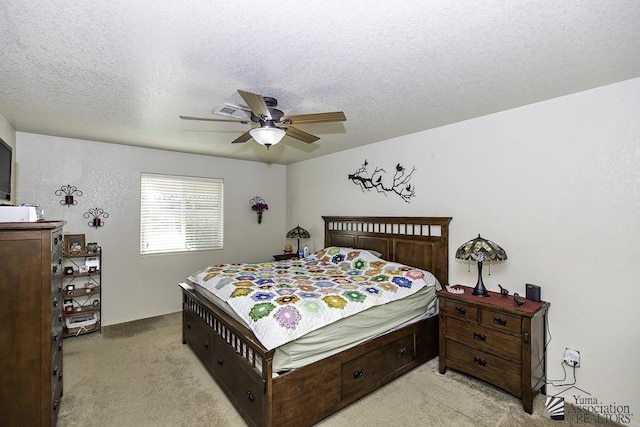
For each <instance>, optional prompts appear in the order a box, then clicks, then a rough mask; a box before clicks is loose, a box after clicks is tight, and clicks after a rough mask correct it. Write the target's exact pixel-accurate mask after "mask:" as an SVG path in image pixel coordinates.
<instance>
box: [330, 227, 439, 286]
mask: <svg viewBox="0 0 640 427" xmlns="http://www.w3.org/2000/svg"><path fill="white" fill-rule="evenodd" d="M322 218H323V219H324V246H325V247H328V246H341V247H347V248H356V249H370V250H374V251H377V252H380V253H381V254H382V258H384V259H386V260H388V261H394V262H399V263H402V264H407V265H411V266H413V267H418V268H421V269H423V270H428V271H430V272H431V273H433V275H434V276H436V278H437V279H438V281H440V283H441V284H442V285H447V284H448V283H449V222H450V221H451V218H450V217H388V216H387V217H385V216H323V217H322Z"/></svg>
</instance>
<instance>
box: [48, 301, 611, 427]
mask: <svg viewBox="0 0 640 427" xmlns="http://www.w3.org/2000/svg"><path fill="white" fill-rule="evenodd" d="M543 407H544V396H541V395H538V396H537V397H536V400H535V402H534V411H533V415H529V414H527V413H525V412H524V411H523V410H522V406H521V404H520V401H519V400H517V399H516V398H515V397H512V396H511V395H509V394H507V393H504V392H502V391H500V390H498V389H496V388H493V387H491V386H488V385H486V384H484V383H481V382H480V381H477V380H474V379H472V378H469V377H467V376H464V375H462V374H458V373H456V372H453V371H451V370H449V371H447V373H446V374H445V375H441V374H440V373H439V372H438V366H437V358H436V359H434V360H432V361H430V362H427V363H425V364H424V365H422V366H420V367H418V368H417V369H414V370H413V371H411V372H409V373H407V374H406V375H404V376H402V377H401V378H398V379H397V380H395V381H393V382H392V383H390V384H388V385H386V386H385V387H383V388H382V389H381V390H379V391H377V392H375V393H373V394H371V395H369V396H367V397H365V398H364V399H361V400H360V401H358V402H356V403H354V404H352V405H351V406H349V407H347V408H345V409H344V410H342V411H340V412H339V413H337V414H335V415H333V416H331V417H330V418H327V419H326V420H324V421H322V422H321V423H320V424H318V425H319V426H322V427H338V426H346V425H349V426H365V425H366V426H389V425H404V426H487V427H490V426H491V427H494V426H504V427H513V426H555V427H558V426H573V425H581V426H583V425H588V424H585V423H574V422H573V421H572V420H569V419H567V420H565V421H552V420H549V419H547V418H545V417H544V416H543V415H542V412H543ZM567 418H569V417H567ZM58 425H59V426H60V427H65V426H69V427H71V426H98V427H101V426H120V427H128V426H136V427H138V426H154V427H157V426H190V427H195V426H225V427H233V426H244V425H245V423H244V421H243V420H242V418H241V417H240V415H238V413H237V412H236V411H235V409H234V408H233V406H231V404H230V403H229V401H228V400H227V399H226V398H225V396H224V394H223V393H222V391H221V390H220V389H219V388H218V386H217V385H216V384H215V382H214V381H213V380H212V379H211V377H210V376H209V375H208V373H207V372H206V370H205V369H204V367H203V366H202V365H201V364H200V362H199V361H198V360H197V359H196V357H195V355H194V354H193V353H192V352H191V350H190V349H189V348H188V347H187V346H186V345H183V344H182V334H181V316H180V313H175V314H169V315H166V316H159V317H154V318H151V319H145V320H140V321H135V322H130V323H125V324H120V325H114V326H110V327H106V328H104V329H103V332H102V333H101V334H98V333H94V334H89V335H83V336H79V337H74V338H66V339H65V341H64V396H63V398H62V406H61V408H60V414H59V418H58ZM604 425H606V424H602V423H601V424H598V426H604Z"/></svg>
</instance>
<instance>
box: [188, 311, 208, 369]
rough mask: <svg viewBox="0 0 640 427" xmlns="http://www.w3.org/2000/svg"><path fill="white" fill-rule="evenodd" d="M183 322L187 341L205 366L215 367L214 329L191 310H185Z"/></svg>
mask: <svg viewBox="0 0 640 427" xmlns="http://www.w3.org/2000/svg"><path fill="white" fill-rule="evenodd" d="M183 322H184V324H183V334H184V340H185V342H186V343H187V344H189V347H191V349H192V350H193V352H194V353H195V354H196V356H198V359H200V361H202V363H203V364H204V366H205V367H206V368H207V369H208V370H211V369H212V367H213V365H212V360H213V359H212V354H213V330H212V329H211V328H209V327H208V326H207V325H206V324H205V323H204V322H203V321H202V319H200V318H199V317H197V316H196V315H195V314H194V313H192V312H190V311H185V312H184V318H183Z"/></svg>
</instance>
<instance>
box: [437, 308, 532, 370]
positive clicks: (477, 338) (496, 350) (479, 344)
mask: <svg viewBox="0 0 640 427" xmlns="http://www.w3.org/2000/svg"><path fill="white" fill-rule="evenodd" d="M446 322H447V323H446V328H445V330H446V336H447V338H451V339H454V340H456V341H459V342H462V343H465V344H466V345H468V346H470V347H474V348H477V349H480V350H482V351H487V352H490V353H493V354H495V355H497V356H501V357H504V358H507V359H514V360H520V359H521V357H522V344H521V342H520V338H519V337H516V336H513V335H509V334H505V333H502V332H498V331H495V330H493V329H489V328H484V327H482V326H479V325H476V324H473V323H469V322H464V321H461V320H458V319H455V318H447V320H446Z"/></svg>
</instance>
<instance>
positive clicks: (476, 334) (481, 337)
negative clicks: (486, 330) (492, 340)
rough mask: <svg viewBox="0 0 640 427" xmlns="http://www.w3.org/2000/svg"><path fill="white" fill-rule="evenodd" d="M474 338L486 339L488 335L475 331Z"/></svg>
mask: <svg viewBox="0 0 640 427" xmlns="http://www.w3.org/2000/svg"><path fill="white" fill-rule="evenodd" d="M473 338H474V339H477V340H478V341H486V340H487V336H486V335H482V334H479V333H477V332H474V333H473Z"/></svg>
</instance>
